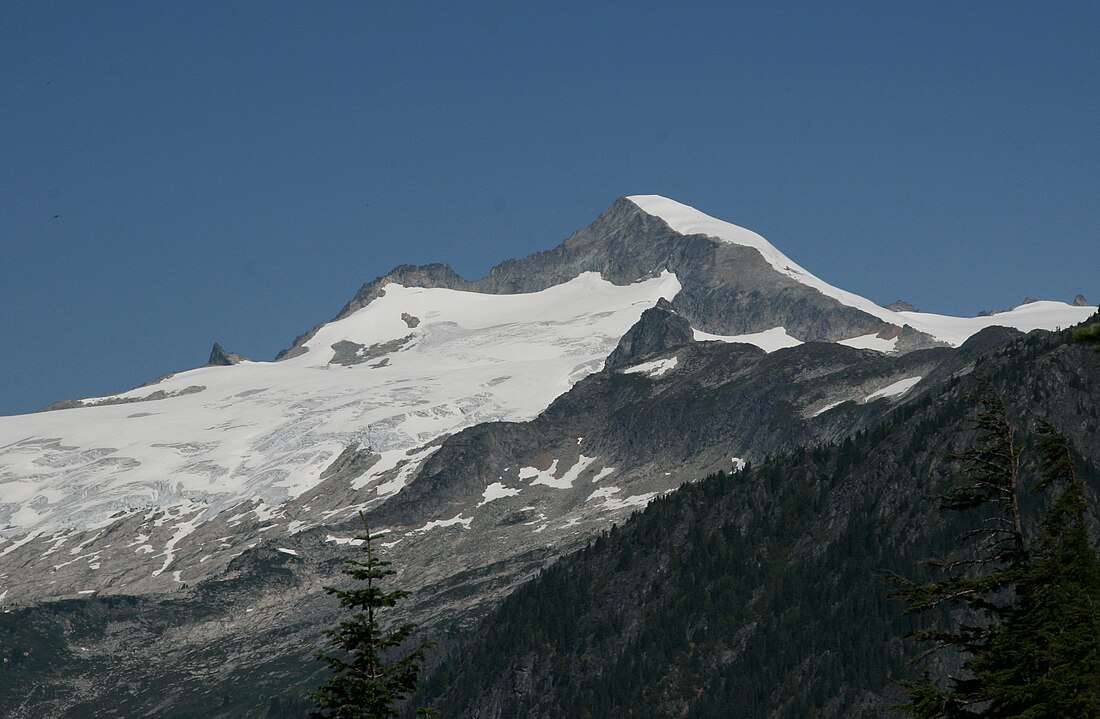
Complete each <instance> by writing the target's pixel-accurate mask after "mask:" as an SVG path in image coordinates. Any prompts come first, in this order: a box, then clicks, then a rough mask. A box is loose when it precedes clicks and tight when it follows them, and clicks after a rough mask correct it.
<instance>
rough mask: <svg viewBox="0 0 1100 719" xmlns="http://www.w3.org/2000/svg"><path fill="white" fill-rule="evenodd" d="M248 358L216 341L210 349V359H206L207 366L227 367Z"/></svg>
mask: <svg viewBox="0 0 1100 719" xmlns="http://www.w3.org/2000/svg"><path fill="white" fill-rule="evenodd" d="M247 359H248V358H247V357H245V356H244V355H241V354H237V353H236V352H227V351H226V350H225V349H224V348H223V347H222V346H221V345H220V344H218V343H217V342H215V343H214V348H213V349H211V350H210V359H208V360H207V361H206V366H207V367H227V366H230V365H235V364H238V363H240V362H244V361H246V360H247Z"/></svg>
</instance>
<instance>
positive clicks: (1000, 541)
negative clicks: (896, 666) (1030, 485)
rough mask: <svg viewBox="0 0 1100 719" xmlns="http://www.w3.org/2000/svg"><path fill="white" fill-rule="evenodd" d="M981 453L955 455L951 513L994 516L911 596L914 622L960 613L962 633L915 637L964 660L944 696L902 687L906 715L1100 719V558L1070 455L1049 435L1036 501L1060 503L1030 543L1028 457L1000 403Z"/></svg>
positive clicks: (913, 586)
mask: <svg viewBox="0 0 1100 719" xmlns="http://www.w3.org/2000/svg"><path fill="white" fill-rule="evenodd" d="M978 403H979V407H980V409H979V412H978V415H977V419H976V425H977V427H978V430H979V433H978V436H977V438H976V440H975V442H974V445H973V446H972V447H971V448H970V449H969V450H967V451H965V452H962V453H959V454H957V455H954V456H955V458H956V459H958V460H959V461H961V462H962V463H963V465H964V468H965V472H964V476H965V477H966V481H965V482H964V483H962V484H961V485H959V486H957V487H955V488H954V489H952V490H951V491H950V492H948V494H947V495H945V496H944V497H943V500H944V505H945V506H946V507H948V508H952V509H976V508H982V507H985V508H993V509H994V511H993V512H992V513H991V516H987V517H985V518H984V521H983V522H982V526H980V527H979V528H977V529H975V530H973V531H971V532H968V533H966V534H965V535H963V537H962V538H961V542H960V547H958V548H957V549H958V550H959V551H957V552H956V554H955V555H953V556H952V557H949V558H942V559H937V560H933V561H931V562H930V563H931V564H932V565H933V566H934V567H936V568H938V569H939V570H942V571H944V572H945V573H946V574H947V576H946V578H944V579H941V580H939V581H933V582H927V583H915V582H910V581H907V580H904V579H900V578H896V579H897V581H899V582H900V583H901V584H902V585H903V586H902V589H901V590H900V591H899V592H898V594H897V596H899V597H901V598H902V599H905V600H906V601H907V602H908V604H909V607H908V609H907V611H909V612H921V611H926V610H928V609H932V608H934V607H948V608H953V609H956V610H958V609H961V610H963V611H962V612H961V613H960V614H961V616H963V617H965V618H964V619H963V620H962V623H961V624H960V625H959V626H957V627H953V628H951V629H946V630H943V629H929V630H924V631H921V632H916V633H915V634H914V635H913V636H914V637H915V638H917V639H920V640H925V641H930V642H932V643H933V648H932V649H930V650H929V651H928V652H925V653H924V654H923V655H921V656H922V657H924V656H927V655H928V654H930V653H932V652H934V651H936V650H938V649H943V648H954V649H956V650H958V651H960V652H962V654H963V656H964V657H965V661H964V662H963V669H964V672H963V675H962V676H959V677H951V678H949V679H948V680H947V681H946V683H945V684H940V683H937V682H935V681H933V679H932V678H931V676H930V675H929V673H928V672H927V671H926V672H925V673H924V674H923V676H922V677H921V678H920V679H919V680H917V681H913V682H907V683H903V686H905V689H906V692H907V694H908V696H909V702H908V703H907V704H905V705H903V706H902V707H901V708H902V709H904V710H905V711H907V712H908V713H909V714H910V715H912V716H914V717H918V718H920V719H941V718H942V719H955V718H959V717H998V718H1006V717H1019V718H1024V717H1026V718H1029V719H1032V718H1034V719H1038V718H1039V717H1071V716H1072V717H1082V718H1087V717H1100V642H1098V640H1097V637H1098V636H1100V558H1098V557H1097V555H1096V552H1095V551H1094V550H1093V548H1092V545H1091V543H1090V541H1089V535H1088V529H1087V523H1086V516H1087V514H1088V511H1089V507H1088V504H1087V502H1086V500H1085V494H1084V485H1083V483H1082V482H1081V481H1080V479H1078V477H1077V475H1076V471H1075V469H1074V463H1073V450H1072V448H1071V447H1070V445H1069V442H1068V441H1067V440H1066V438H1065V437H1064V436H1063V435H1062V434H1061V433H1060V432H1059V431H1058V430H1056V429H1055V428H1054V427H1052V426H1051V425H1049V424H1043V425H1041V426H1040V430H1039V440H1038V442H1037V444H1038V448H1039V450H1040V454H1041V458H1042V459H1041V462H1040V463H1039V469H1040V478H1039V480H1038V481H1037V482H1036V483H1035V486H1034V490H1035V491H1038V492H1051V491H1058V496H1057V497H1056V499H1055V500H1054V501H1053V502H1052V504H1051V505H1050V507H1049V509H1048V510H1047V511H1046V513H1045V514H1044V515H1043V518H1042V520H1041V521H1040V523H1039V526H1038V528H1037V531H1036V536H1035V538H1034V540H1033V541H1031V542H1028V541H1027V537H1025V533H1024V525H1023V522H1022V519H1021V513H1020V492H1021V489H1020V487H1021V480H1020V448H1019V447H1018V446H1017V445H1016V444H1015V441H1014V438H1013V432H1012V426H1011V423H1010V422H1009V420H1008V414H1007V411H1006V409H1005V406H1004V403H1003V402H1002V401H1001V400H1000V398H999V397H997V396H996V395H995V394H993V393H990V394H987V395H986V396H984V397H981V398H978Z"/></svg>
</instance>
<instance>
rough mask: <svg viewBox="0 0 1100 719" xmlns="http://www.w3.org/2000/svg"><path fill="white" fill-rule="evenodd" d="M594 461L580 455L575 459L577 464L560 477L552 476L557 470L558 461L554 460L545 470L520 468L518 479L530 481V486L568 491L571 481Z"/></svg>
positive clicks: (593, 458) (592, 458) (591, 458)
mask: <svg viewBox="0 0 1100 719" xmlns="http://www.w3.org/2000/svg"><path fill="white" fill-rule="evenodd" d="M595 460H596V458H595V457H585V456H584V455H583V454H582V455H580V457H579V458H578V459H577V462H576V463H575V464H574V465H573V466H572V467H570V468H569V470H568V471H567V472H566V473H565V474H563V475H562V476H561V477H555V476H554V474H555V473H556V472H557V469H558V460H556V459H555V460H554V461H553V462H551V463H550V467H549V468H547V469H545V470H539V469H537V468H535V467H521V468H520V470H519V478H520V479H530V480H532V481H531V485H532V486H534V485H536V484H544V485H546V486H547V487H553V488H554V489H569V488H570V487H572V486H573V481H574V480H576V479H577V478H578V477H580V475H581V472H583V471H584V470H585V469H586V468H587V467H588V465H590V464H592V462H594V461H595Z"/></svg>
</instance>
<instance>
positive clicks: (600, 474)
mask: <svg viewBox="0 0 1100 719" xmlns="http://www.w3.org/2000/svg"><path fill="white" fill-rule="evenodd" d="M614 471H615V468H614V467H604V468H603V469H601V470H600V471H599V472H596V476H595V477H593V478H592V484H595V483H596V482H599V481H600V480H601V479H603V478H604V477H606V476H607V475H609V474H611V473H612V472H614Z"/></svg>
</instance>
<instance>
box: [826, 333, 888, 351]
mask: <svg viewBox="0 0 1100 719" xmlns="http://www.w3.org/2000/svg"><path fill="white" fill-rule="evenodd" d="M837 344H838V345H845V346H848V347H855V348H856V349H859V350H876V351H878V352H893V351H894V350H895V348H896V347H897V344H898V338H897V337H894V338H893V339H889V340H885V339H883V338H881V337H879V336H878V335H874V334H870V335H860V336H859V337H852V338H850V339H846V340H840V341H839V342H837Z"/></svg>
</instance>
